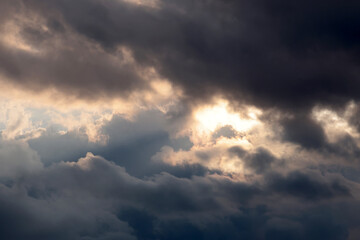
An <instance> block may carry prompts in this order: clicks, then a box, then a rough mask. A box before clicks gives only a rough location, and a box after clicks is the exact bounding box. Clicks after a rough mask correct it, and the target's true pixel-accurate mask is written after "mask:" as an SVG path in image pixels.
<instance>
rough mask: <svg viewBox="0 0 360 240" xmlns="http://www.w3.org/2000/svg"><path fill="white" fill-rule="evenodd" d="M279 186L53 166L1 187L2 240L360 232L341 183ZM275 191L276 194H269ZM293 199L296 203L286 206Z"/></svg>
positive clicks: (300, 178)
mask: <svg viewBox="0 0 360 240" xmlns="http://www.w3.org/2000/svg"><path fill="white" fill-rule="evenodd" d="M273 179H274V180H273V181H272V182H273V183H274V184H269V185H267V184H265V185H263V184H261V183H252V184H248V183H241V182H235V181H233V180H231V179H229V178H227V177H224V176H220V175H212V176H206V177H193V178H191V179H184V178H177V177H174V176H172V175H169V174H167V173H163V174H160V175H155V176H153V177H152V178H148V179H143V180H141V179H139V178H135V177H133V176H131V175H129V174H128V173H127V172H126V171H125V169H124V168H122V167H120V166H117V165H115V164H114V163H111V162H110V161H107V160H105V159H103V158H101V157H98V156H93V155H91V154H88V155H87V156H86V157H85V158H82V159H80V160H79V161H77V162H74V163H67V164H65V163H59V164H54V165H53V166H51V167H48V168H44V169H43V170H41V171H38V172H36V173H32V174H27V175H24V176H23V177H21V178H14V179H13V184H10V185H8V186H5V185H2V184H1V185H0V201H1V207H0V213H1V214H0V221H1V222H3V223H6V229H5V228H4V229H3V230H2V231H0V236H1V237H2V238H6V239H22V238H24V237H25V236H26V238H27V239H49V238H51V239H69V238H71V239H184V238H186V239H239V238H246V239H272V238H273V237H276V236H277V237H278V239H285V237H293V236H294V237H296V238H295V239H318V238H319V237H321V236H327V237H328V239H346V237H347V236H348V235H349V230H350V229H351V228H354V227H358V226H359V224H360V219H359V217H357V216H352V214H351V210H350V209H354V207H355V208H356V209H358V208H359V205H358V203H357V201H356V200H355V199H353V198H349V193H348V190H347V188H346V187H345V186H343V185H342V184H343V183H340V182H339V183H329V184H326V183H325V182H324V181H323V180H320V179H315V178H313V177H309V176H308V175H306V174H305V173H293V174H290V175H289V176H287V177H284V178H282V177H278V178H273ZM287 180H288V181H287ZM279 182H281V183H279ZM290 185H292V186H293V187H291V186H290ZM269 186H271V187H272V188H273V191H270V192H269V191H268V189H269ZM279 186H280V187H279ZM314 189H315V191H313V190H314ZM274 192H276V193H277V194H280V195H282V196H283V197H284V198H282V199H280V200H279V201H284V200H286V201H285V203H286V204H284V202H283V205H282V207H280V208H279V206H278V202H279V201H278V202H274V201H271V197H272V196H273V195H274ZM306 192H307V193H306ZM289 194H290V195H292V196H293V200H292V199H286V198H285V197H286V196H289ZM309 196H310V197H309ZM312 196H315V197H312ZM304 197H305V199H307V200H308V201H307V205H306V206H304V205H303V199H304ZM339 197H342V198H339ZM319 199H320V200H322V199H327V200H328V202H318V200H319ZM337 199H342V200H341V201H337ZM280 204H281V203H280Z"/></svg>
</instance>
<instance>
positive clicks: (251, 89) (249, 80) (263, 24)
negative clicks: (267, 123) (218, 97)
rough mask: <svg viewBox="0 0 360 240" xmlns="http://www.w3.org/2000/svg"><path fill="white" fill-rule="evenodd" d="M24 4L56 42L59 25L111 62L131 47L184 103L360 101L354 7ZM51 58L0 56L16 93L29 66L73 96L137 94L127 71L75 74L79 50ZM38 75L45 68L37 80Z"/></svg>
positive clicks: (94, 64) (79, 70) (98, 68)
mask: <svg viewBox="0 0 360 240" xmlns="http://www.w3.org/2000/svg"><path fill="white" fill-rule="evenodd" d="M14 4H15V3H14ZM23 4H24V6H25V8H26V9H28V10H33V11H35V12H36V13H37V14H40V15H41V16H43V17H44V18H46V19H48V25H49V26H50V29H54V30H53V31H54V32H55V29H57V30H56V31H57V32H61V31H59V29H63V28H62V27H61V26H62V25H61V24H64V25H66V26H68V27H69V28H70V29H72V30H73V31H75V32H77V33H80V34H81V35H82V36H85V37H86V38H87V40H85V39H83V40H81V41H84V42H86V41H90V40H91V41H95V42H98V43H100V44H101V45H102V47H103V48H104V49H105V51H107V52H109V53H110V54H111V53H112V52H113V51H114V49H115V47H116V46H118V45H122V46H127V47H129V48H130V49H131V50H132V51H133V53H134V57H135V59H136V61H137V62H138V63H139V64H141V65H144V66H155V67H156V69H158V71H159V72H160V73H161V74H162V75H163V76H165V77H167V78H169V79H170V81H172V82H174V83H176V84H179V85H180V86H182V87H184V88H185V90H186V94H187V95H188V96H191V97H192V98H197V99H202V98H204V97H206V96H211V95H212V94H213V93H215V92H220V93H224V94H225V95H226V96H227V97H229V98H232V99H234V100H241V101H242V100H246V101H249V102H250V103H253V104H256V105H260V106H271V107H286V108H288V109H289V108H292V107H295V106H296V107H310V106H312V105H313V104H315V103H316V102H319V101H321V102H325V103H329V104H341V103H343V102H345V101H347V100H349V99H357V98H358V97H359V91H358V90H359V87H360V86H359V84H358V82H359V81H358V78H359V73H358V70H357V69H358V68H359V61H358V57H357V55H358V52H359V33H358V31H357V29H358V28H359V25H360V17H359V14H358V12H359V10H360V6H359V3H358V1H348V2H347V3H346V4H341V3H339V2H338V1H327V3H326V4H324V3H323V1H302V2H299V1H293V0H292V1H287V2H286V3H284V2H280V1H272V2H268V1H261V0H259V1H247V0H242V1H221V0H211V1H204V0H201V1H197V2H196V3H194V2H193V1H175V0H163V1H159V6H158V7H157V8H149V7H141V6H140V7H139V6H138V7H136V6H134V5H132V4H128V3H125V2H122V1H94V0H86V1H85V0H80V1H76V2H74V1H67V0H52V1H46V2H43V1H37V0H31V1H23ZM61 22H62V23H61ZM59 34H61V33H59ZM69 34H71V33H69ZM22 37H23V38H25V40H26V41H32V42H34V41H36V42H41V41H42V40H41V39H43V38H44V37H46V36H40V35H39V33H38V32H37V31H36V30H34V29H25V30H24V31H23V34H22ZM53 50H54V51H55V52H57V55H59V58H57V60H55V59H52V58H49V59H44V60H42V61H41V60H39V59H36V58H35V57H29V56H22V57H21V58H20V59H19V58H18V60H17V61H15V60H14V56H12V55H11V54H10V53H8V52H7V50H6V49H2V50H1V51H2V55H7V57H6V58H4V59H7V60H6V61H4V64H3V71H5V72H13V75H12V79H13V81H18V82H19V81H20V82H21V83H23V82H24V80H20V79H25V76H28V75H31V74H30V72H29V70H27V67H26V66H28V64H29V62H32V64H31V66H32V70H33V72H34V73H32V74H33V75H35V76H34V78H33V79H35V77H37V78H36V79H38V80H39V81H40V83H39V84H41V85H45V86H46V85H54V86H55V87H63V88H64V86H65V91H69V92H71V91H75V93H76V92H77V91H80V92H81V91H86V90H88V91H89V92H91V91H93V90H94V89H95V88H98V90H99V91H100V92H101V91H104V92H105V93H107V92H109V93H113V91H115V92H122V91H124V90H125V89H132V88H133V87H134V88H136V87H138V86H139V85H141V81H137V76H136V73H134V69H127V68H120V69H116V68H114V67H110V66H109V64H108V63H106V59H102V60H101V59H98V58H97V57H96V56H91V55H90V56H88V57H85V59H86V62H85V63H86V65H83V63H81V62H79V61H77V60H76V59H78V57H79V56H80V55H83V54H85V53H87V52H88V51H87V50H86V49H80V50H76V49H75V50H72V51H70V52H66V51H64V50H59V51H57V50H56V49H53ZM87 54H88V53H87ZM104 61H105V62H104ZM58 65H60V66H59V67H56V66H58ZM62 65H63V66H62ZM110 65H111V64H110ZM40 66H48V67H45V69H47V70H46V71H45V72H44V70H43V71H41V69H39V68H40ZM69 66H71V68H69ZM74 66H75V67H74ZM39 74H40V75H39ZM50 75H53V78H52V79H51V80H50V79H49V78H48V76H50ZM21 76H23V77H21ZM70 79H71V80H70ZM32 84H36V81H35V82H34V83H32ZM82 89H84V90H82Z"/></svg>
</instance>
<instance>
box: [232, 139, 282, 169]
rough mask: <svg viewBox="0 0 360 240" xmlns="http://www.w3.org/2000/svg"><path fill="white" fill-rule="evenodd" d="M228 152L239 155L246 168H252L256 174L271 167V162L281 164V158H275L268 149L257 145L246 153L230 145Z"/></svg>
mask: <svg viewBox="0 0 360 240" xmlns="http://www.w3.org/2000/svg"><path fill="white" fill-rule="evenodd" d="M228 151H229V153H230V154H234V155H236V156H237V157H239V158H240V159H241V160H242V161H243V162H244V164H245V167H246V168H249V169H252V170H254V172H255V173H257V174H263V173H264V172H265V171H267V170H269V169H271V165H272V163H276V164H282V161H281V159H277V158H276V157H275V156H274V155H273V154H272V153H271V152H270V151H269V150H268V149H266V148H263V147H259V148H257V149H256V150H255V152H253V153H248V152H246V151H245V150H244V149H242V148H241V147H238V146H235V147H231V148H230V149H229V150H228Z"/></svg>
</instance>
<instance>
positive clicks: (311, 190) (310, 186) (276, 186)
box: [268, 172, 351, 200]
mask: <svg viewBox="0 0 360 240" xmlns="http://www.w3.org/2000/svg"><path fill="white" fill-rule="evenodd" d="M268 182H269V187H270V188H271V189H272V190H271V192H280V193H283V194H287V195H290V196H295V197H299V198H304V199H306V200H318V199H329V198H333V197H341V196H343V197H349V196H351V194H350V190H349V189H348V188H347V187H345V186H343V185H341V184H339V183H338V182H336V181H334V182H332V183H325V182H321V180H318V179H316V178H312V177H310V176H307V175H305V174H303V173H301V172H291V173H289V174H288V175H287V176H286V177H282V176H279V175H276V174H275V175H270V176H269V177H268Z"/></svg>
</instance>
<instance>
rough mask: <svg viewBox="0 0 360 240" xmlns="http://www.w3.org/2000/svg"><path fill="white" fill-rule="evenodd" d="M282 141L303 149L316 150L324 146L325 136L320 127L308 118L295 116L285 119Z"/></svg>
mask: <svg viewBox="0 0 360 240" xmlns="http://www.w3.org/2000/svg"><path fill="white" fill-rule="evenodd" d="M282 125H283V127H284V136H283V139H284V140H286V141H290V142H294V143H297V144H299V145H301V146H303V147H305V148H309V149H314V148H315V149H318V148H321V147H323V146H324V145H325V143H326V136H325V132H324V130H323V128H322V126H321V125H320V124H319V123H317V122H316V121H315V120H313V119H312V118H311V117H310V116H301V115H300V116H296V117H294V118H293V119H285V120H283V122H282Z"/></svg>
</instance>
